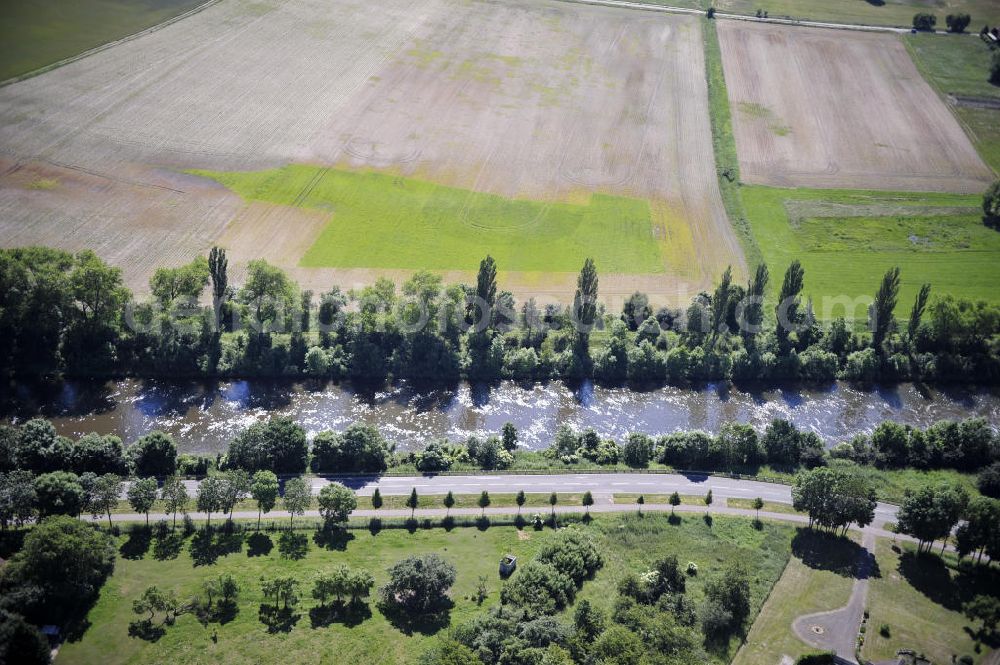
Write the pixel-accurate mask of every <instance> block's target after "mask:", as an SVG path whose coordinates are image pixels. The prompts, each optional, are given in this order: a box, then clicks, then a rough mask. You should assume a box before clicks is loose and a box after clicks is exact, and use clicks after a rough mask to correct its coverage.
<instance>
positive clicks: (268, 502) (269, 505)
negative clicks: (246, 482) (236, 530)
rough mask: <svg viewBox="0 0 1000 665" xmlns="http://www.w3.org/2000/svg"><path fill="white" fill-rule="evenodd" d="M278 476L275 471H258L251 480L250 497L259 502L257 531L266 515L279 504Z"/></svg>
mask: <svg viewBox="0 0 1000 665" xmlns="http://www.w3.org/2000/svg"><path fill="white" fill-rule="evenodd" d="M279 489H280V488H279V485H278V476H276V475H274V472H273V471H258V472H256V473H255V474H253V478H251V480H250V496H252V497H253V500H254V501H256V502H257V530H258V531H260V520H261V517H262V515H263V514H264V513H269V512H271V509H273V508H274V505H275V504H276V503H277V502H278V492H279Z"/></svg>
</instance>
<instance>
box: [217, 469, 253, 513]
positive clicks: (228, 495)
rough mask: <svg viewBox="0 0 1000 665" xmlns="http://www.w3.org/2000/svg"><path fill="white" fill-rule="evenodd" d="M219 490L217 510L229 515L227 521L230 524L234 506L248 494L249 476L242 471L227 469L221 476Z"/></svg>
mask: <svg viewBox="0 0 1000 665" xmlns="http://www.w3.org/2000/svg"><path fill="white" fill-rule="evenodd" d="M220 490H221V491H220V493H219V508H220V510H222V512H224V513H228V514H229V521H230V522H232V521H233V509H234V508H235V507H236V504H237V503H239V502H240V501H242V500H243V499H245V498H246V497H247V496H248V495H249V494H250V474H249V473H247V472H246V471H244V470H243V469H229V470H228V471H226V472H225V474H224V475H223V476H222V484H221V485H220Z"/></svg>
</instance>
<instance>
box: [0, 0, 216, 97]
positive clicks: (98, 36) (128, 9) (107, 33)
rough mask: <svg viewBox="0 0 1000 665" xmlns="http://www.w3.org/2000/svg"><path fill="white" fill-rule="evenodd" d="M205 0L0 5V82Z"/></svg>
mask: <svg viewBox="0 0 1000 665" xmlns="http://www.w3.org/2000/svg"><path fill="white" fill-rule="evenodd" d="M203 2H205V0H18V1H17V2H4V3H2V4H0V43H2V44H3V49H2V50H0V81H6V80H8V79H11V78H14V77H17V76H20V75H22V74H26V73H28V72H32V71H35V70H37V69H40V68H42V67H46V66H48V65H51V64H53V63H56V62H59V61H60V60H64V59H66V58H70V57H73V56H75V55H78V54H80V53H83V52H84V51H87V50H88V49H92V48H95V47H97V46H101V45H103V44H107V43H109V42H113V41H115V40H117V39H121V38H123V37H127V36H129V35H132V34H135V33H137V32H139V31H141V30H145V29H146V28H150V27H152V26H155V25H157V24H159V23H162V22H163V21H166V20H167V19H170V18H173V17H175V16H178V15H180V14H183V13H184V12H186V11H190V10H191V9H193V8H195V7H197V6H199V5H201V4H202V3H203Z"/></svg>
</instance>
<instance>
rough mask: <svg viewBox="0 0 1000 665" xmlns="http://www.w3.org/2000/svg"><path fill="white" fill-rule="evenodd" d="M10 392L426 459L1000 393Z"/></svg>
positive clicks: (206, 442) (296, 387)
mask: <svg viewBox="0 0 1000 665" xmlns="http://www.w3.org/2000/svg"><path fill="white" fill-rule="evenodd" d="M13 392H14V394H13V395H10V396H9V397H8V398H7V399H6V400H5V402H4V404H3V406H2V408H3V411H2V415H3V417H4V418H5V419H7V420H11V421H14V422H22V421H23V420H25V419H26V418H29V417H31V416H33V415H42V416H45V417H47V418H50V419H52V420H53V422H54V423H55V425H56V427H57V429H58V430H59V432H60V433H61V434H65V435H67V436H74V437H75V436H79V435H81V434H85V433H87V432H98V433H102V434H103V433H114V434H117V435H118V436H120V437H121V438H122V439H123V440H124V441H125V442H126V443H129V442H131V441H133V440H135V439H136V438H137V437H139V436H141V435H143V434H145V433H147V432H149V431H151V430H154V429H160V430H163V431H165V432H168V433H170V434H172V435H173V436H174V437H175V439H176V440H177V443H178V447H179V448H180V450H181V451H182V452H190V453H215V452H218V451H222V450H225V448H226V446H227V445H228V443H229V441H230V440H231V439H232V438H233V437H234V436H235V435H236V434H237V433H238V432H239V431H240V430H242V429H243V428H245V427H247V426H248V425H250V424H251V423H253V422H255V421H257V420H262V419H265V418H267V417H269V416H271V415H287V416H291V417H292V418H293V419H294V420H295V421H297V422H298V423H300V424H301V425H302V426H303V427H305V428H306V429H307V430H308V431H309V433H310V435H312V434H315V433H316V432H319V431H321V430H324V429H333V430H339V429H343V428H344V427H346V426H347V425H349V424H350V423H352V422H355V421H364V422H369V423H372V424H374V425H377V426H378V427H379V428H380V429H381V431H382V432H383V433H384V434H385V435H386V436H387V437H388V438H390V439H391V440H393V441H396V442H397V443H398V444H399V446H400V447H401V448H404V449H406V448H414V447H418V448H419V447H420V446H422V445H423V444H424V443H425V442H427V441H429V440H431V439H434V438H440V437H446V438H448V439H451V440H453V441H459V440H463V439H465V438H466V437H468V436H469V435H471V434H483V433H495V432H498V431H499V430H500V428H501V426H502V425H503V424H504V423H505V422H507V421H510V422H513V423H514V424H515V425H516V426H517V428H518V431H519V432H520V439H521V442H522V444H523V445H526V446H528V447H529V448H533V449H537V448H544V447H545V446H547V445H548V444H549V442H550V440H551V438H552V435H553V433H554V432H555V430H556V428H557V427H558V426H559V425H560V424H562V423H568V424H570V425H572V426H574V427H577V428H585V427H593V428H594V429H595V430H597V431H598V432H599V433H601V434H602V435H605V436H610V437H615V438H618V439H620V438H621V437H623V436H624V435H626V434H628V433H629V432H646V433H649V434H666V433H669V432H672V431H676V430H692V429H703V430H707V431H709V432H713V433H714V432H717V431H718V430H719V428H720V427H721V426H722V425H723V424H724V423H726V422H730V421H738V422H746V423H750V424H752V425H754V426H756V427H758V428H761V429H762V428H763V427H764V426H765V425H766V424H767V423H768V422H769V421H770V420H771V419H772V418H787V419H789V420H791V421H792V422H794V423H795V424H796V425H798V426H799V427H801V428H806V429H810V430H812V431H815V432H816V433H817V434H819V435H820V436H821V437H822V438H823V439H824V440H825V441H826V442H827V444H828V445H833V444H835V443H838V442H840V441H843V440H846V439H849V438H850V437H851V436H853V435H854V434H856V433H859V432H871V430H872V429H874V427H875V426H876V425H878V424H879V423H880V422H882V421H883V420H888V419H892V420H896V421H898V422H901V423H906V424H911V425H917V426H926V425H929V424H931V423H933V422H934V421H936V420H941V419H949V418H950V419H961V418H967V417H970V416H983V417H985V418H987V419H988V420H989V421H990V423H991V424H992V425H993V426H994V427H998V426H1000V390H998V389H996V388H992V389H989V388H946V389H926V388H923V387H918V386H916V385H914V384H901V385H897V386H893V387H877V388H874V389H871V390H861V389H859V388H857V387H854V386H851V385H848V384H844V383H835V384H831V385H829V386H828V387H826V388H819V389H816V388H811V389H802V388H797V389H781V388H776V389H768V390H761V391H756V392H755V391H745V390H739V389H736V388H732V387H729V386H722V385H707V386H704V387H701V388H672V387H665V388H658V389H656V390H650V391H636V390H630V389H627V388H605V387H601V386H596V385H593V384H590V383H586V384H583V385H582V386H575V387H570V386H567V385H566V384H563V383H561V382H550V383H546V384H538V385H533V386H521V385H519V384H516V383H513V382H503V383H501V384H499V385H498V386H494V387H485V386H477V385H470V384H460V385H459V386H458V387H457V388H455V389H452V390H432V391H419V390H416V389H414V388H413V387H410V386H407V385H400V386H396V387H393V388H390V389H387V390H384V391H380V392H370V393H366V392H361V391H358V390H354V389H352V388H351V387H350V386H345V385H334V384H314V383H297V382H274V381H226V382H218V383H201V382H184V381H140V380H132V379H129V380H120V381H111V382H81V381H67V382H65V383H62V384H60V385H57V386H46V387H38V386H29V385H26V384H21V385H18V386H16V387H15V390H14V391H13Z"/></svg>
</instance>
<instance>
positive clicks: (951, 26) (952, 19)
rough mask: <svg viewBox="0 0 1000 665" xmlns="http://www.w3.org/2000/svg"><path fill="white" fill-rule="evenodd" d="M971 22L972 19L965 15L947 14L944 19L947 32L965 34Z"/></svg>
mask: <svg viewBox="0 0 1000 665" xmlns="http://www.w3.org/2000/svg"><path fill="white" fill-rule="evenodd" d="M971 21H972V17H971V16H969V15H968V14H965V13H958V14H948V15H947V16H946V17H945V19H944V23H945V25H947V26H948V32H965V29H966V28H967V27H969V23H970V22H971Z"/></svg>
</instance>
